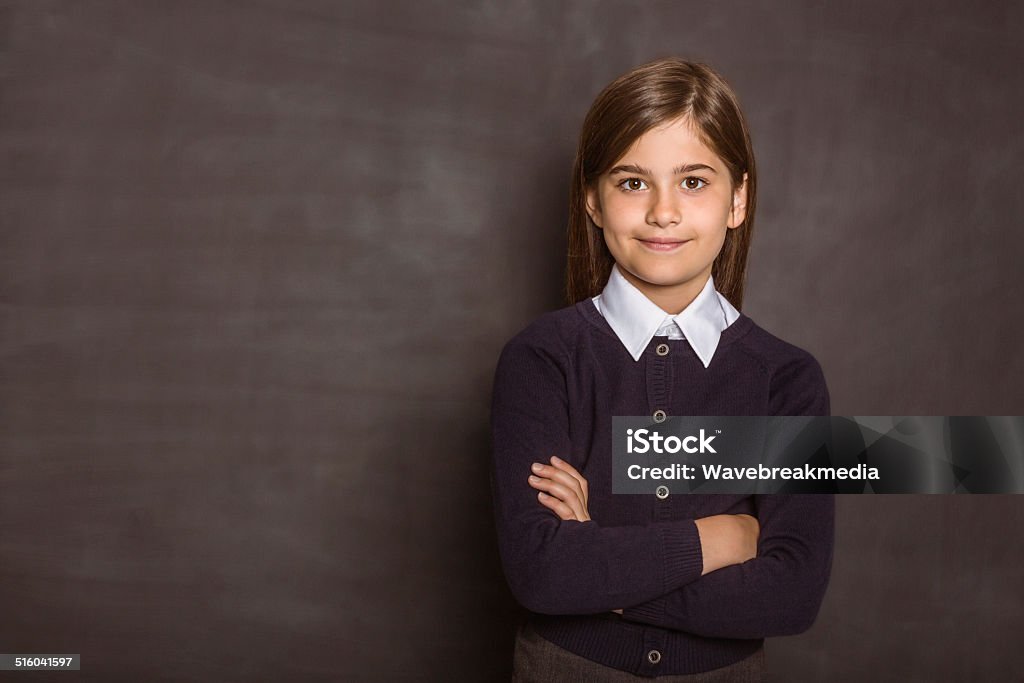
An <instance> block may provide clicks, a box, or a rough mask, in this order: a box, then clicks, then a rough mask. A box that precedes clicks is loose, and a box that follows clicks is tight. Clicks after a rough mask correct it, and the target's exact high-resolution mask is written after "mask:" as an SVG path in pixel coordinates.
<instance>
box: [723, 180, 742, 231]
mask: <svg viewBox="0 0 1024 683" xmlns="http://www.w3.org/2000/svg"><path fill="white" fill-rule="evenodd" d="M746 219H747V174H746V173H744V174H743V182H741V183H740V185H739V187H737V188H736V189H735V190H733V193H732V207H731V208H730V209H729V220H728V221H726V223H725V225H726V226H727V227H729V228H738V227H739V226H741V225H743V221H745V220H746Z"/></svg>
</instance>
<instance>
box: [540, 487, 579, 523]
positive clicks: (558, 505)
mask: <svg viewBox="0 0 1024 683" xmlns="http://www.w3.org/2000/svg"><path fill="white" fill-rule="evenodd" d="M537 500H539V501H540V502H541V505H543V506H544V507H546V508H548V509H549V510H551V511H552V512H554V513H555V514H556V515H558V516H559V518H560V519H563V520H565V521H568V520H570V519H576V514H575V513H574V512H573V511H572V509H570V508H569V506H568V505H566V504H565V503H563V502H562V501H560V500H558V499H557V498H555V497H554V496H549V495H548V494H546V493H544V492H543V491H541V492H540V493H538V494H537ZM577 521H579V520H577Z"/></svg>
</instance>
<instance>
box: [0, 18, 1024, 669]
mask: <svg viewBox="0 0 1024 683" xmlns="http://www.w3.org/2000/svg"><path fill="white" fill-rule="evenodd" d="M1021 7H1022V6H1021V4H1020V3H1011V2H987V3H984V4H981V3H977V4H975V6H972V3H962V2H944V3H928V5H927V6H925V5H923V4H921V3H911V2H902V3H892V2H880V1H877V0H872V1H870V2H831V3H827V4H822V3H810V2H808V3H785V4H784V5H783V4H779V3H767V4H765V5H764V6H761V5H759V4H756V3H736V2H719V3H699V4H697V3H650V2H606V3H600V2H579V1H577V2H542V1H520V2H508V3H499V2H482V3H468V4H457V3H445V4H444V5H435V4H432V3H419V2H393V3H373V2H368V3H367V2H362V3H357V2H344V3H337V2H294V1H291V0H265V1H260V2H256V1H251V2H250V1H246V2H242V1H237V2H209V1H204V2H199V1H191V2H129V1H125V2H88V3H79V2H50V1H41V0H31V1H29V0H24V1H14V2H11V1H7V2H3V3H2V4H0V41H2V43H0V49H2V65H0V149H2V152H0V154H2V165H0V173H2V188H3V191H2V197H0V221H2V231H0V259H2V260H0V312H2V314H0V331H2V337H0V383H2V384H0V386H2V394H0V651H3V652H8V653H20V652H25V653H29V652H33V653H53V652H74V653H81V654H82V671H81V672H80V673H78V674H73V673H61V674H54V675H52V680H60V681H67V680H72V679H76V678H80V679H81V680H103V681H117V680H126V681H127V680H132V681H138V680H151V681H158V680H167V681H171V680H174V681H279V680H310V681H314V680H316V681H327V680H359V681H394V680H431V681H434V680H436V681H446V680H480V681H500V680H507V679H508V676H509V673H510V671H511V647H512V631H513V629H514V627H515V625H516V623H517V621H518V619H520V618H521V616H522V612H521V611H520V609H519V608H518V607H517V606H516V604H515V602H514V600H513V599H512V598H511V596H510V594H509V592H508V589H507V587H506V585H505V583H504V578H503V576H502V573H501V568H500V564H499V562H498V559H497V552H496V545H495V540H494V536H493V534H494V531H493V522H492V517H491V514H492V510H491V503H490V492H489V489H488V481H487V473H488V457H489V432H488V410H489V400H490V386H491V380H492V374H493V370H494V365H495V362H496V359H497V355H498V352H499V351H500V349H501V347H502V345H503V344H504V343H505V341H507V340H508V338H510V337H511V336H512V335H513V334H514V333H515V332H517V331H518V330H519V329H521V328H522V327H523V326H525V325H526V324H527V323H528V322H529V321H530V320H532V319H533V318H534V317H536V316H537V315H539V314H540V313H542V312H543V311H546V310H550V309H553V308H557V307H560V306H562V305H564V302H563V301H562V300H561V298H560V297H561V295H560V292H561V277H562V268H563V258H564V248H565V238H564V226H565V221H566V216H567V210H566V204H567V202H566V198H567V194H568V174H569V168H570V164H571V155H572V152H573V147H574V142H575V136H576V135H577V133H578V130H579V125H580V123H581V121H582V118H583V115H584V114H585V112H586V109H587V107H588V106H589V104H590V101H591V100H592V98H593V97H594V96H595V95H596V94H597V92H598V91H599V90H600V88H601V87H603V86H604V85H605V83H607V82H608V81H609V80H611V79H612V78H613V77H615V76H616V75H618V74H620V73H621V72H623V71H625V70H627V69H629V68H631V67H633V66H635V65H637V64H639V63H642V62H644V61H647V60H649V59H652V58H655V57H659V56H664V55H669V54H676V55H680V56H683V57H686V58H690V59H696V60H701V61H706V62H708V63H710V64H712V65H713V66H714V67H715V68H716V69H718V70H719V71H720V72H721V73H723V74H724V75H725V76H726V78H727V79H729V81H730V82H731V83H732V84H733V85H734V87H735V88H736V90H737V91H738V93H739V94H740V98H741V100H742V103H743V105H744V108H745V110H746V113H747V116H748V118H749V120H750V124H751V127H752V132H753V137H754V143H755V148H756V152H757V158H758V166H759V169H760V182H761V188H760V193H759V212H758V220H757V224H758V234H757V236H756V238H755V242H754V247H753V252H752V256H751V258H752V263H751V268H750V273H749V280H748V295H747V300H746V303H745V306H744V312H746V313H747V314H748V315H750V316H751V317H752V318H753V319H754V320H755V321H757V322H758V323H759V324H761V325H762V326H764V327H765V328H767V329H768V330H770V331H773V332H775V333H777V334H779V335H780V336H782V337H784V338H786V339H788V340H790V341H792V342H794V343H796V344H798V345H800V346H803V347H804V348H807V349H808V350H810V351H811V352H812V353H814V354H815V356H816V357H817V358H818V359H819V360H820V361H821V363H822V365H823V366H824V368H825V373H826V376H827V378H828V381H829V385H830V388H831V392H832V398H833V411H834V412H835V413H836V414H859V415H876V414H882V415H887V414H906V415H918V414H920V415H926V414H935V415H946V414H995V415H1003V414H1010V415H1020V414H1024V389H1022V388H1021V381H1020V380H1021V377H1024V354H1021V353H1020V348H1021V345H1022V342H1024V329H1022V323H1021V318H1020V301H1021V299H1022V296H1024V277H1022V275H1021V267H1020V260H1021V253H1022V249H1024V231H1022V230H1021V227H1022V226H1021V216H1022V214H1024V206H1022V197H1021V191H1020V178H1019V171H1020V162H1021V159H1022V158H1024V149H1022V135H1021V126H1020V115H1021V110H1022V107H1021V105H1022V95H1021V93H1022V87H1021V86H1022V79H1021V69H1020V64H1021V63H1022V62H1024V49H1022V47H1021V46H1022V43H1021V41H1020V34H1021V30H1022V29H1024V14H1022V9H1021ZM1022 528H1024V500H1022V499H1020V498H1018V497H1013V496H977V497H969V496H964V497H959V498H953V497H926V496H892V497H885V496H863V497H856V498H855V497H844V498H841V499H840V500H839V509H838V521H837V549H836V557H835V566H834V572H833V577H832V584H831V588H830V591H829V593H828V596H827V598H826V602H825V604H824V606H823V608H822V611H821V613H820V615H819V618H818V621H817V622H816V624H815V625H814V627H813V628H812V629H811V630H810V631H808V632H807V633H805V634H802V635H800V636H795V637H789V638H780V639H774V640H771V641H770V642H769V643H768V663H769V667H770V670H771V674H772V677H773V680H777V681H788V680H825V679H837V680H851V681H852V680H870V681H935V680H964V681H967V680H1007V679H1008V678H1009V677H1012V676H1013V675H1014V674H1019V671H1020V670H1021V666H1024V654H1022V652H1024V651H1022V649H1021V648H1020V646H1019V642H1020V634H1021V632H1022V627H1024V569H1022V567H1024V535H1022V534H1021V529H1022ZM1011 672H1013V673H1011ZM8 675H9V676H10V675H14V676H17V675H16V674H8ZM46 676H47V674H38V675H36V676H34V677H32V678H33V680H46ZM2 677H3V676H2V675H0V678H2ZM26 677H27V676H26ZM4 680H6V678H4Z"/></svg>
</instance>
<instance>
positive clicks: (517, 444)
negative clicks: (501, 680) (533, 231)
mask: <svg viewBox="0 0 1024 683" xmlns="http://www.w3.org/2000/svg"><path fill="white" fill-rule="evenodd" d="M567 356H568V354H567V353H559V349H558V348H557V347H552V346H551V345H548V344H544V345H539V344H536V343H529V342H526V341H523V340H520V339H519V338H517V339H513V340H512V341H511V342H509V344H508V345H506V347H505V348H504V350H503V351H502V353H501V357H500V359H499V361H498V367H497V370H496V373H495V381H494V393H493V398H492V406H491V432H492V434H491V435H492V445H493V449H492V452H493V463H492V464H493V470H492V478H491V484H492V493H493V497H494V508H495V510H494V512H495V520H496V525H497V534H498V547H499V550H500V554H501V560H502V565H503V567H504V570H505V577H506V579H507V580H508V584H509V587H510V588H511V590H512V593H513V595H514V596H515V597H516V599H517V600H518V601H519V602H520V603H521V604H522V605H523V606H524V607H526V608H527V609H529V610H531V611H534V612H539V613H544V614H593V613H599V612H608V611H610V610H612V609H616V608H621V607H622V606H623V605H629V604H639V603H642V602H644V601H648V600H652V599H654V598H656V597H658V596H660V595H665V594H666V593H668V592H669V591H672V590H675V589H677V588H679V587H680V586H683V585H685V584H687V583H689V582H691V581H694V580H696V579H697V578H698V577H700V574H701V569H702V566H703V557H702V555H701V549H700V537H699V535H698V533H697V527H696V524H695V523H694V521H693V520H692V519H689V520H673V521H663V522H657V523H653V524H647V525H643V526H602V525H600V524H598V523H597V522H595V521H593V520H591V521H586V522H577V521H575V520H570V521H564V520H561V519H560V518H559V517H558V516H557V515H556V514H555V513H554V512H552V511H551V510H549V509H548V508H546V507H545V506H543V505H542V504H541V503H540V502H539V501H538V500H537V493H538V491H537V490H536V489H534V488H533V487H531V486H530V485H529V483H528V481H527V478H528V477H529V476H530V465H531V464H532V463H534V462H541V463H545V464H547V463H548V462H549V459H550V456H552V455H558V456H560V457H563V458H565V459H568V457H569V454H570V452H571V442H570V421H569V400H568V391H567V381H566V377H567V374H568V373H569V372H570V370H569V365H568V363H569V361H568V357H567Z"/></svg>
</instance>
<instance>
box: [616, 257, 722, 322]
mask: <svg viewBox="0 0 1024 683" xmlns="http://www.w3.org/2000/svg"><path fill="white" fill-rule="evenodd" d="M619 272H620V273H622V276H623V277H624V278H626V280H627V281H628V282H630V283H631V284H632V285H633V286H634V287H636V288H637V289H639V290H640V291H641V292H642V293H643V295H644V296H646V297H647V298H648V299H650V300H651V301H652V302H654V304H655V305H656V306H657V307H658V308H660V309H661V310H663V311H665V312H666V313H668V314H669V315H678V314H679V313H681V312H682V311H683V310H684V309H685V308H686V307H687V306H689V305H690V304H692V303H693V300H694V299H696V298H697V295H698V294H700V292H701V290H702V289H704V285H706V284H707V283H708V278H709V277H711V270H710V269H708V271H707V273H705V274H704V275H703V276H698V277H695V278H692V279H691V280H688V281H687V282H683V283H681V284H678V285H656V284H652V283H650V282H645V281H644V280H641V279H640V278H638V277H636V276H635V275H633V274H632V273H630V272H629V271H628V270H626V269H625V268H620V269H619Z"/></svg>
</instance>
